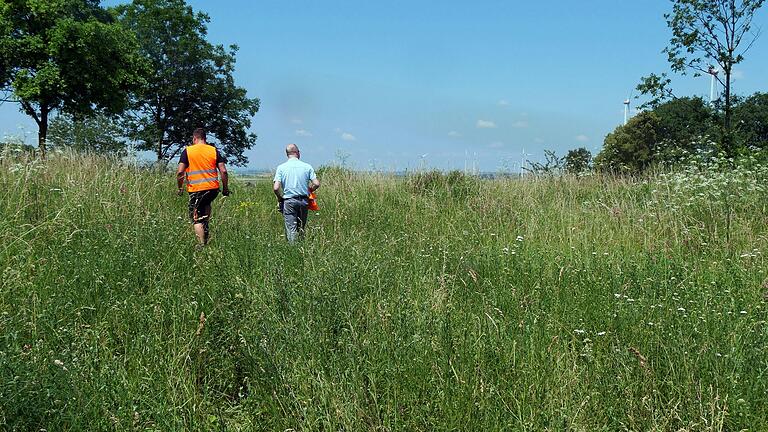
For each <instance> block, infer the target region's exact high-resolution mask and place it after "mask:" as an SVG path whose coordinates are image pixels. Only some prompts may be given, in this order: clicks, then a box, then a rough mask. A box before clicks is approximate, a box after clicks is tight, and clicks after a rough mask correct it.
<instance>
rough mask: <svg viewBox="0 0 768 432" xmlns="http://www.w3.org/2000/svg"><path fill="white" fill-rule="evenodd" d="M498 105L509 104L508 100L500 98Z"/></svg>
mask: <svg viewBox="0 0 768 432" xmlns="http://www.w3.org/2000/svg"><path fill="white" fill-rule="evenodd" d="M499 106H509V101H508V100H506V99H502V100H500V101H499Z"/></svg>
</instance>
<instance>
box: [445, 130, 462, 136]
mask: <svg viewBox="0 0 768 432" xmlns="http://www.w3.org/2000/svg"><path fill="white" fill-rule="evenodd" d="M448 136H449V137H460V136H461V134H460V133H458V132H456V131H450V132H448Z"/></svg>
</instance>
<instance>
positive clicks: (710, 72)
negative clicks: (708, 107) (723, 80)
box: [707, 66, 720, 104]
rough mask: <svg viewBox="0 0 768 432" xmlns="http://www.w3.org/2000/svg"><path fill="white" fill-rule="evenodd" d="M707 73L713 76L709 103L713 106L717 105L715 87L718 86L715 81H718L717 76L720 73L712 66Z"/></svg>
mask: <svg viewBox="0 0 768 432" xmlns="http://www.w3.org/2000/svg"><path fill="white" fill-rule="evenodd" d="M707 73H708V74H709V75H710V76H711V81H710V84H709V103H710V104H713V103H715V86H716V83H715V80H716V79H717V74H718V73H720V71H719V70H717V68H715V67H714V66H710V67H709V71H707Z"/></svg>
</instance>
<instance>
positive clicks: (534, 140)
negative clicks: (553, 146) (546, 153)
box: [533, 137, 544, 144]
mask: <svg viewBox="0 0 768 432" xmlns="http://www.w3.org/2000/svg"><path fill="white" fill-rule="evenodd" d="M533 142H535V143H536V144H544V138H538V137H537V138H534V139H533Z"/></svg>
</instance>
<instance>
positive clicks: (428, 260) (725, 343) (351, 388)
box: [0, 154, 768, 431]
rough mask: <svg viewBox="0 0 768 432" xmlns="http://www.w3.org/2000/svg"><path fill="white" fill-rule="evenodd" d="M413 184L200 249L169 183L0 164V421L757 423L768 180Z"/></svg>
mask: <svg viewBox="0 0 768 432" xmlns="http://www.w3.org/2000/svg"><path fill="white" fill-rule="evenodd" d="M430 175H431V176H435V177H434V178H430V177H429V176H422V177H412V178H410V179H397V178H393V177H389V176H386V175H373V174H371V175H360V174H353V173H349V172H345V171H342V170H336V171H333V170H331V171H328V173H327V175H326V177H324V178H323V179H322V180H323V188H322V189H321V190H320V193H319V203H320V206H321V211H320V212H319V213H318V214H313V215H312V216H311V219H310V223H309V228H308V233H307V238H306V241H305V242H303V243H301V244H300V245H299V246H296V247H291V246H289V245H287V244H286V242H285V239H284V238H283V237H282V221H281V218H280V215H279V214H278V213H277V212H276V210H275V205H274V198H273V197H272V195H271V190H270V185H269V184H268V183H257V184H256V185H255V186H248V185H246V184H238V183H237V182H235V185H234V186H233V190H234V195H233V196H232V197H229V198H219V199H217V200H216V201H215V202H214V216H213V221H212V242H211V244H210V245H209V247H207V248H205V249H203V250H200V251H197V250H195V248H194V238H193V235H192V232H191V228H190V227H189V225H188V223H187V220H186V200H185V199H184V198H177V197H175V194H174V178H173V176H172V175H169V174H167V173H165V174H163V173H159V172H155V171H151V170H145V169H140V168H135V167H131V166H125V165H120V164H117V163H114V162H113V161H109V160H105V159H100V158H97V157H83V156H75V155H59V156H57V157H54V158H52V159H51V160H49V161H47V162H45V163H41V162H38V161H34V160H26V159H25V158H24V157H23V156H20V155H9V154H5V155H3V157H2V159H0V179H2V184H3V187H2V188H0V221H2V225H0V263H2V264H1V265H0V271H1V272H2V279H0V280H1V282H0V284H1V285H0V429H2V430H12V431H26V430H41V429H46V430H48V431H65V430H144V431H150V430H154V431H176V430H211V431H214V430H242V431H251V430H265V431H273V430H280V431H283V430H297V431H298V430H304V431H314V430H326V431H328V430H337V431H338V430H345V431H359V430H377V431H397V430H407V431H412V430H416V431H418V430H422V431H432V430H585V431H586V430H589V431H593V430H605V431H614V430H657V431H666V430H690V431H699V430H707V431H709V430H742V429H749V430H765V429H768V414H766V413H768V377H766V372H767V371H768V328H766V301H767V300H768V299H767V298H766V297H765V296H766V291H768V287H766V286H764V285H763V284H764V281H765V279H766V278H767V277H768V276H766V274H765V273H766V261H765V258H764V253H765V252H766V239H767V238H768V237H766V233H767V232H768V230H767V229H766V221H767V220H768V211H767V210H766V207H765V203H766V202H768V201H766V198H768V192H766V191H765V189H764V187H763V186H762V185H765V184H766V183H765V180H767V179H768V172H766V170H764V169H762V168H759V167H741V168H738V169H736V170H735V171H723V170H717V169H714V168H712V167H709V168H707V167H703V168H700V169H698V170H691V171H690V172H682V173H677V174H666V175H660V176H655V177H653V178H651V179H648V180H645V181H626V180H621V179H611V178H600V177H595V178H581V179H577V178H555V179H529V180H524V181H519V180H493V181H490V180H488V181H486V180H483V181H480V180H477V179H474V178H465V177H463V176H461V175H458V174H453V175H452V176H447V177H440V176H439V175H437V174H430ZM755 178H757V179H758V180H759V181H757V182H755V181H753V180H752V179H755Z"/></svg>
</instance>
